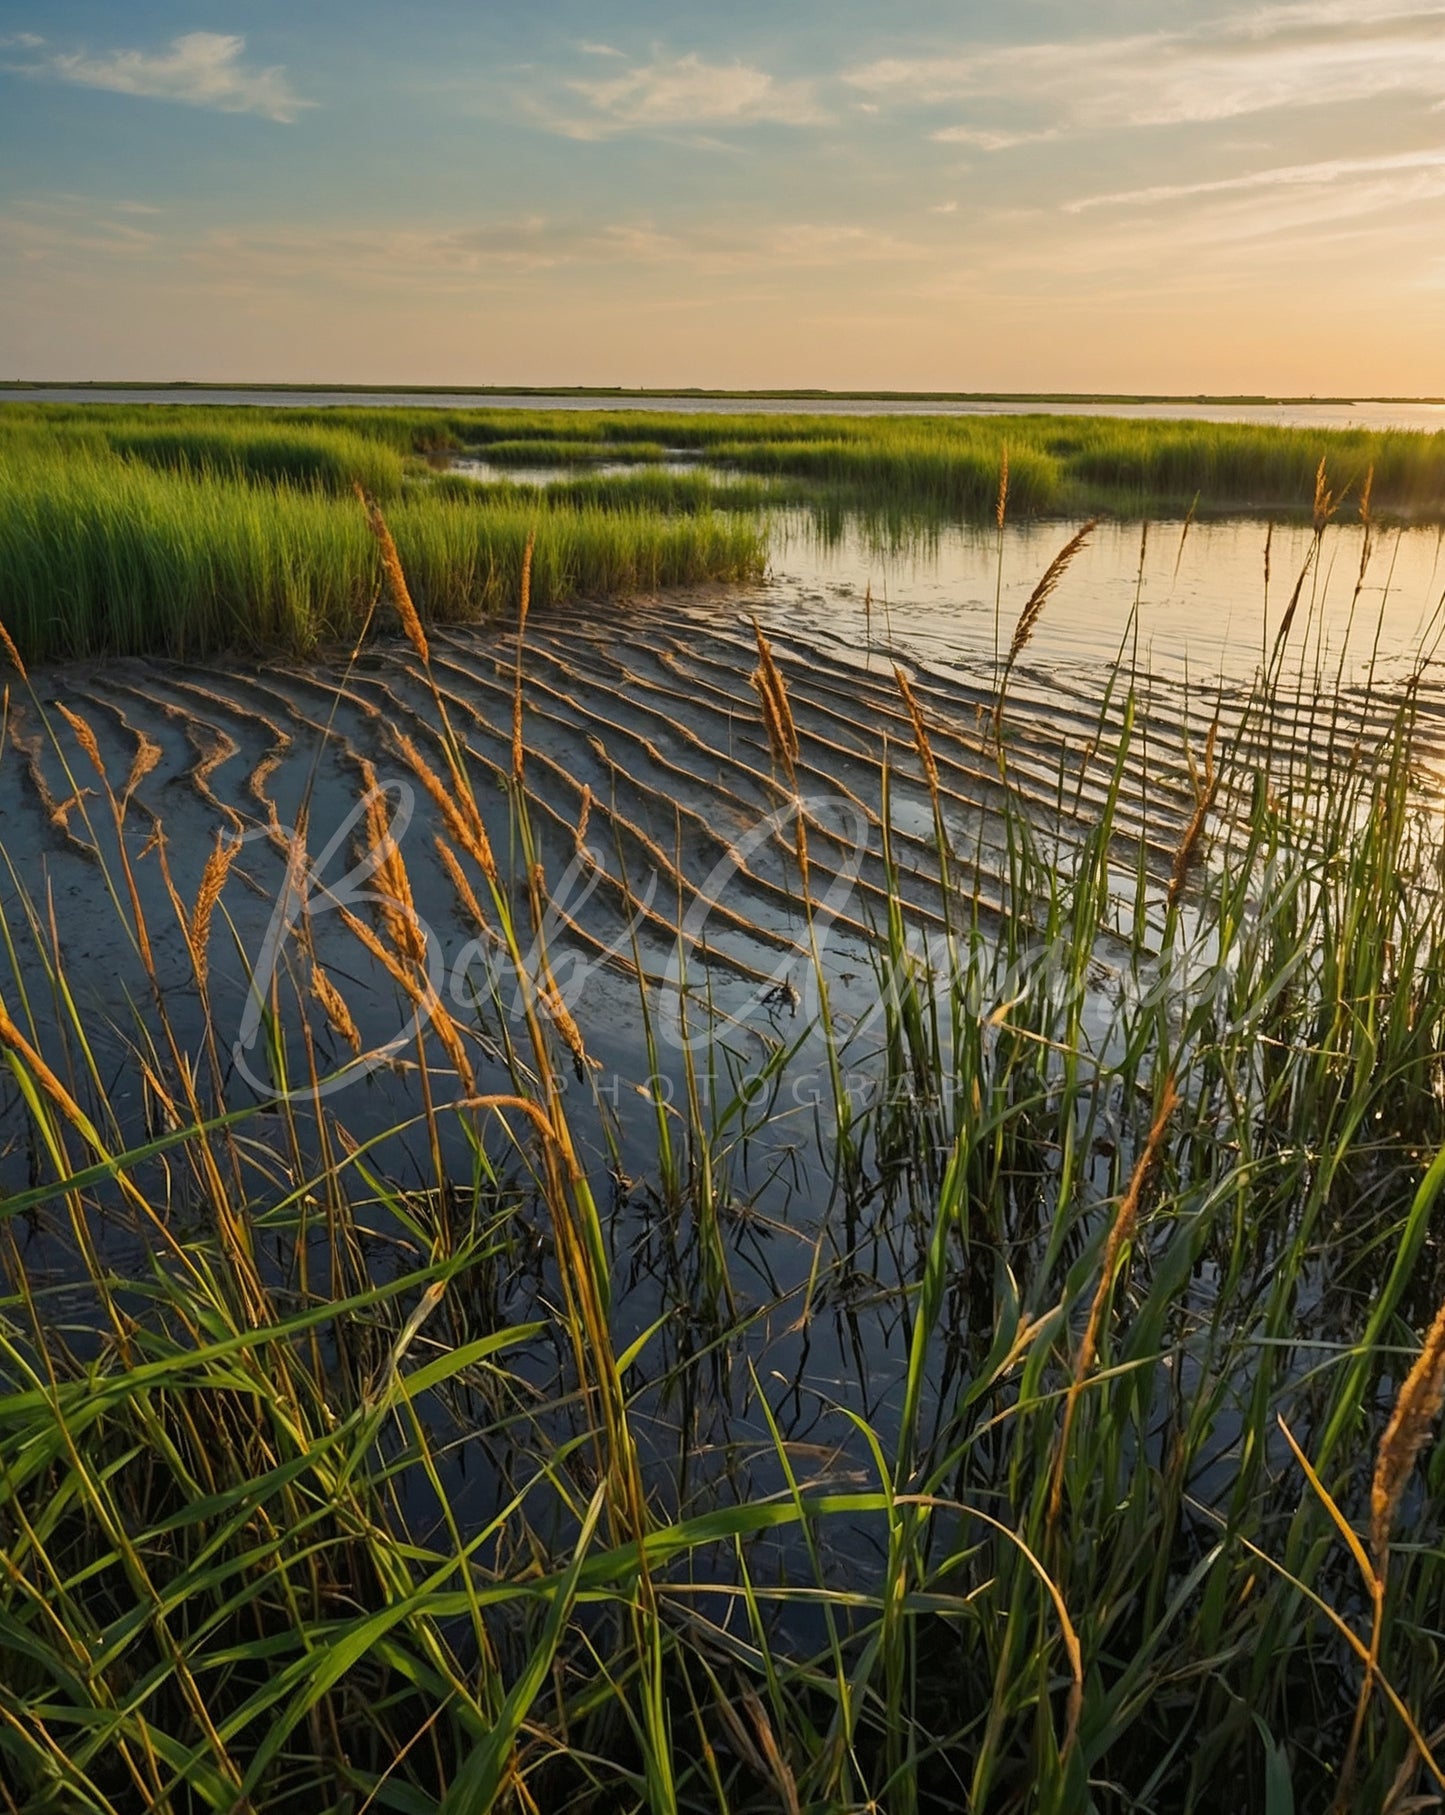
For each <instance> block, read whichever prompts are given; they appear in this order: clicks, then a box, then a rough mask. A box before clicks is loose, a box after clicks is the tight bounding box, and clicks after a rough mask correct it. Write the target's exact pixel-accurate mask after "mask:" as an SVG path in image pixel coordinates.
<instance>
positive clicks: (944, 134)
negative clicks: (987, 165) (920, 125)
mask: <svg viewBox="0 0 1445 1815" xmlns="http://www.w3.org/2000/svg"><path fill="white" fill-rule="evenodd" d="M928 136H929V138H931V139H933V140H934V141H935V142H936V143H938V144H940V145H972V146H974V147H975V149H977V150H979V151H1009V150H1012V148H1013V147H1014V146H1015V145H1037V144H1040V143H1042V142H1043V141H1044V140H1045V139H1056V138H1058V137H1059V132H1058V129H1057V127H1053V126H1048V127H1043V128H1041V129H1040V130H1039V131H1038V132H993V131H990V130H989V128H988V127H986V126H943V127H940V128H939V130H938V131H937V132H931V133H929V135H928Z"/></svg>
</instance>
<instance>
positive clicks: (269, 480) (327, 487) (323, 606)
mask: <svg viewBox="0 0 1445 1815" xmlns="http://www.w3.org/2000/svg"><path fill="white" fill-rule="evenodd" d="M187 428H188V425H186V424H181V425H180V429H179V430H178V431H177V434H176V438H175V439H174V440H173V439H172V438H171V436H170V435H169V432H167V433H166V434H164V435H160V434H157V435H152V436H149V437H147V436H146V435H144V434H141V433H139V432H138V431H137V432H132V431H127V432H126V433H125V434H115V435H113V437H112V438H111V440H110V441H109V442H108V443H107V444H104V445H102V443H101V442H100V441H98V440H97V439H96V437H95V436H94V435H93V434H92V433H91V431H90V429H89V427H87V428H86V429H85V430H84V431H83V432H81V433H77V434H76V435H71V434H69V433H67V432H66V431H64V430H63V429H61V430H50V429H48V428H40V427H34V426H32V425H28V424H6V423H5V422H3V421H0V574H3V576H4V587H5V593H6V601H7V604H6V613H7V618H8V623H9V627H10V631H11V634H12V635H13V636H14V638H15V640H16V642H17V644H18V645H19V646H20V648H21V649H22V651H24V652H25V653H26V654H27V655H28V656H29V657H31V658H32V659H40V658H43V657H77V656H84V655H91V654H100V653H118V654H136V653H160V652H165V651H168V652H170V653H172V654H177V655H192V656H194V655H197V654H201V653H204V652H206V651H209V650H215V649H224V648H250V649H265V648H268V647H280V648H283V649H289V650H294V651H304V650H307V649H310V648H313V647H314V646H316V645H317V644H318V643H324V642H340V641H346V640H348V639H350V638H352V637H353V636H354V634H355V632H356V630H357V628H358V627H359V626H360V625H361V624H362V622H363V621H365V619H366V618H367V615H368V613H369V610H370V607H371V605H372V603H373V601H374V600H375V598H376V595H377V588H378V582H379V576H380V570H379V568H378V565H377V557H376V550H375V547H374V544H373V542H372V539H371V537H370V536H369V534H368V533H367V530H366V526H365V523H364V521H362V520H361V519H360V518H359V517H358V514H357V511H356V507H355V502H354V500H353V499H352V497H351V488H352V485H353V484H354V483H361V484H363V485H369V484H370V483H371V482H372V481H373V480H374V479H375V478H376V476H377V474H378V472H380V474H381V476H382V477H383V478H384V479H386V480H387V482H388V483H387V484H386V486H384V487H383V495H388V494H389V493H391V492H393V491H395V490H397V489H398V488H399V485H400V467H399V462H398V459H397V456H396V455H395V454H393V453H392V452H391V451H390V450H389V449H387V448H384V447H381V446H378V445H377V444H375V443H372V442H369V441H366V440H364V439H363V438H361V437H359V436H357V435H354V434H351V433H350V432H346V433H342V434H338V435H334V436H331V437H329V438H328V437H325V436H322V435H320V434H312V433H310V432H309V431H308V432H307V433H303V434H293V435H291V436H289V437H287V436H284V435H281V434H279V433H278V432H277V431H274V430H265V432H263V433H260V434H257V435H254V436H251V437H246V436H243V435H241V434H239V433H237V434H236V435H235V436H234V437H227V436H219V437H216V438H215V440H214V445H213V441H212V437H211V435H210V433H209V431H205V430H203V429H201V428H199V427H198V428H196V429H194V430H193V431H191V432H190V433H189V434H187V435H185V436H184V438H182V431H185V430H186V429H187ZM7 429H8V432H6V431H7ZM227 447H231V450H232V454H233V455H234V458H232V456H231V455H228V454H226V452H225V450H226V448H227ZM317 448H319V449H321V450H322V452H324V454H325V455H326V457H327V459H328V460H330V461H331V462H332V464H331V466H329V467H328V468H327V470H326V472H325V474H324V476H323V475H322V473H321V470H320V467H319V466H317V467H316V470H314V471H311V472H309V473H308V471H307V467H308V463H310V462H312V455H313V453H315V451H316V449H317ZM247 462H250V463H251V464H250V465H249V466H248V465H247V464H246V463H247ZM391 514H392V521H393V523H394V526H395V531H396V536H397V541H398V544H399V546H400V548H401V550H402V555H403V558H404V560H405V562H406V566H407V570H408V572H409V573H410V574H411V575H412V577H413V584H414V586H415V588H416V592H417V596H418V599H419V601H420V603H421V605H422V608H423V610H425V611H426V612H427V613H428V614H429V615H431V616H432V617H434V618H436V619H437V620H438V621H453V622H457V621H460V622H469V621H476V620H478V619H480V618H483V617H485V616H487V615H488V614H490V613H492V612H494V611H496V610H497V609H499V607H500V606H501V605H502V603H503V602H504V601H506V600H508V599H511V598H513V597H515V594H516V587H517V583H518V578H519V575H520V570H521V561H522V554H523V550H524V549H525V547H526V544H527V539H528V537H529V535H533V534H534V533H535V538H536V558H535V563H534V573H533V585H534V588H535V592H536V596H537V599H538V602H539V603H541V604H551V603H555V602H556V601H558V600H561V599H565V598H568V597H571V596H575V595H577V594H579V593H589V594H592V595H594V596H595V595H597V594H605V593H624V592H629V591H639V590H645V589H649V588H655V587H658V586H667V585H678V584H682V583H685V582H690V581H697V580H707V579H719V578H727V579H738V578H743V577H745V576H747V575H750V574H754V573H756V572H758V571H759V570H760V568H761V565H762V561H763V558H764V547H765V544H764V541H763V538H762V535H761V532H760V531H759V529H758V527H757V525H756V524H755V523H753V522H750V521H745V520H744V519H742V518H741V517H738V516H736V515H729V516H724V515H721V514H718V513H714V512H711V511H708V510H698V511H692V512H689V513H685V514H669V515H664V514H662V513H659V512H657V511H656V510H653V509H650V508H649V507H648V506H647V505H645V504H639V505H637V506H635V507H630V508H629V507H626V506H624V507H622V508H617V509H604V508H603V507H601V506H600V505H598V504H596V503H584V502H579V503H577V504H576V505H573V504H570V503H568V502H566V501H562V500H558V501H556V502H554V501H552V500H550V499H549V498H547V497H545V496H515V497H512V498H508V499H498V500H490V501H489V500H487V499H485V498H478V497H475V496H473V497H470V498H459V497H457V496H456V495H455V494H454V493H453V492H448V491H446V490H442V489H435V488H433V487H431V486H430V485H429V484H428V483H427V482H425V481H423V482H420V483H417V484H413V485H411V486H409V487H408V488H407V490H406V493H405V495H404V496H403V497H401V498H400V499H399V500H398V501H397V502H396V503H394V504H393V505H392V507H391Z"/></svg>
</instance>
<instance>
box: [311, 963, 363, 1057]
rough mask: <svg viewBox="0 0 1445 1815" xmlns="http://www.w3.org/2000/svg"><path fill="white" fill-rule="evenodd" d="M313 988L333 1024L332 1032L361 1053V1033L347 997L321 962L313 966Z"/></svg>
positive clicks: (353, 1049)
mask: <svg viewBox="0 0 1445 1815" xmlns="http://www.w3.org/2000/svg"><path fill="white" fill-rule="evenodd" d="M311 988H312V992H313V993H314V995H315V997H316V1000H317V1001H318V1002H319V1003H320V1004H321V1006H322V1008H324V1009H325V1010H326V1019H327V1020H328V1021H329V1022H330V1024H331V1029H332V1032H333V1033H335V1034H337V1035H338V1036H339V1037H340V1038H341V1039H343V1040H345V1042H346V1043H347V1045H348V1046H349V1047H350V1048H351V1050H352V1051H353V1052H355V1053H359V1052H360V1051H361V1034H360V1032H359V1030H358V1029H357V1025H356V1023H355V1021H353V1020H352V1018H351V1010H350V1009H349V1008H348V1007H347V1006H346V998H345V997H344V996H343V995H342V993H341V991H340V990H339V989H338V988H337V987H336V985H335V984H334V983H333V982H332V981H331V979H330V977H328V976H327V974H326V972H325V971H324V970H322V968H321V966H320V965H319V964H313V965H312V966H311Z"/></svg>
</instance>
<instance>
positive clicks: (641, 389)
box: [0, 378, 1445, 408]
mask: <svg viewBox="0 0 1445 1815" xmlns="http://www.w3.org/2000/svg"><path fill="white" fill-rule="evenodd" d="M5 391H177V392H186V391H242V392H246V393H254V394H257V395H262V396H264V395H267V394H269V393H273V392H274V393H283V392H293V393H294V392H298V391H299V392H302V393H305V394H309V395H314V396H318V397H326V396H336V395H340V394H351V395H358V396H369V397H396V396H414V397H597V398H602V399H607V398H616V397H699V398H736V399H738V400H740V401H745V400H747V399H750V398H756V399H759V400H762V399H768V400H777V401H779V402H788V401H793V400H796V401H799V402H802V401H808V402H828V401H829V400H833V399H836V400H837V401H838V402H839V403H1021V404H1029V403H1037V404H1048V403H1069V404H1081V403H1101V404H1121V403H1123V404H1147V403H1170V404H1179V403H1198V404H1214V405H1231V404H1234V405H1239V404H1249V405H1254V406H1257V407H1269V406H1281V405H1290V406H1295V405H1298V406H1303V405H1308V404H1321V405H1330V406H1332V407H1335V408H1348V407H1349V406H1350V405H1352V404H1357V403H1411V404H1445V397H1408V396H1375V395H1365V394H1363V393H1361V394H1356V395H1353V396H1332V397H1321V396H1286V395H1284V394H1282V393H1278V394H1276V393H1270V392H1264V391H1261V392H1257V393H1251V392H1208V391H1136V392H1129V391H869V390H861V391H830V390H823V389H810V388H801V389H794V390H790V389H777V390H750V391H730V390H724V389H721V388H711V387H707V386H700V385H676V386H666V385H620V384H614V385H586V384H559V385H535V384H510V385H504V384H480V385H443V384H283V383H264V384H258V383H241V384H237V383H233V382H228V381H227V380H224V379H209V378H208V379H200V378H169V379H160V380H150V379H139V378H121V379H112V378H0V393H3V392H5Z"/></svg>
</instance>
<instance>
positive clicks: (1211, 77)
mask: <svg viewBox="0 0 1445 1815" xmlns="http://www.w3.org/2000/svg"><path fill="white" fill-rule="evenodd" d="M1442 28H1445V0H1382V3H1381V4H1380V5H1378V6H1376V7H1373V8H1371V9H1367V10H1362V9H1361V8H1360V7H1358V6H1357V5H1354V4H1348V5H1347V4H1344V3H1343V0H1342V3H1340V4H1336V0H1303V3H1301V4H1288V5H1281V6H1272V7H1271V6H1265V7H1261V8H1259V9H1258V10H1257V11H1253V12H1248V13H1240V14H1237V15H1233V16H1231V17H1229V18H1226V19H1224V20H1213V21H1210V23H1209V24H1208V25H1207V26H1206V25H1200V26H1198V27H1193V28H1190V29H1188V30H1183V31H1159V32H1148V33H1138V34H1135V35H1132V36H1128V37H1112V38H1093V39H1081V40H1078V41H1073V42H1062V41H1060V42H1049V43H1042V44H1015V45H1005V46H983V47H980V48H978V49H976V50H972V51H966V52H962V53H959V54H954V55H945V56H928V57H890V58H884V59H881V60H878V61H875V62H872V63H868V64H864V65H861V66H859V67H857V68H854V69H851V70H848V71H845V72H844V80H845V81H846V82H848V83H849V84H850V85H851V86H852V87H854V88H855V89H857V90H860V91H862V92H864V93H866V94H871V95H875V96H878V97H880V98H885V99H887V100H890V101H892V102H894V103H895V104H898V103H901V104H910V103H911V104H922V105H927V106H937V105H942V104H945V103H949V102H965V101H990V102H996V101H998V100H1006V101H1013V102H1022V103H1026V104H1032V105H1035V106H1041V107H1043V108H1044V109H1046V110H1047V111H1048V112H1050V113H1052V114H1053V115H1054V117H1055V119H1057V118H1058V117H1059V116H1060V115H1062V117H1063V118H1064V119H1065V120H1066V121H1067V122H1068V123H1070V124H1072V125H1074V126H1085V127H1104V126H1111V125H1135V126H1160V125H1172V124H1181V123H1184V122H1189V121H1214V120H1226V119H1233V118H1236V117H1238V116H1241V115H1246V114H1253V113H1262V112H1267V111H1269V110H1272V109H1278V108H1297V107H1318V106H1323V105H1326V104H1329V103H1340V102H1348V101H1364V100H1377V99H1381V98H1383V97H1384V96H1386V95H1401V96H1404V95H1417V96H1421V97H1424V98H1426V99H1429V100H1440V99H1442V98H1445V29H1442ZM985 130H986V129H985V128H979V127H972V126H964V127H961V128H951V129H946V133H947V132H955V131H956V132H959V133H968V132H973V131H985ZM945 136H946V135H945ZM963 142H970V141H967V140H964V141H963Z"/></svg>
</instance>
